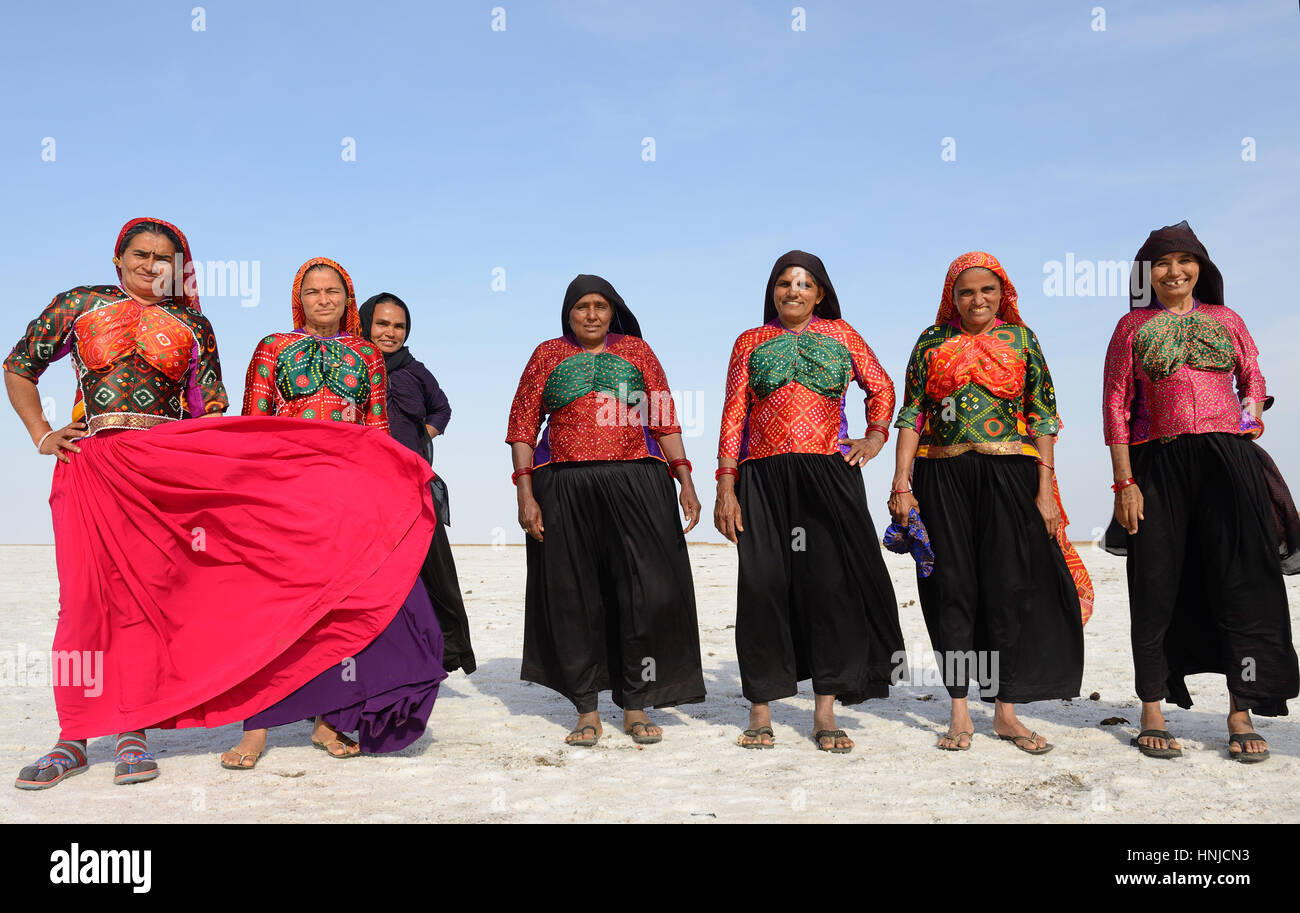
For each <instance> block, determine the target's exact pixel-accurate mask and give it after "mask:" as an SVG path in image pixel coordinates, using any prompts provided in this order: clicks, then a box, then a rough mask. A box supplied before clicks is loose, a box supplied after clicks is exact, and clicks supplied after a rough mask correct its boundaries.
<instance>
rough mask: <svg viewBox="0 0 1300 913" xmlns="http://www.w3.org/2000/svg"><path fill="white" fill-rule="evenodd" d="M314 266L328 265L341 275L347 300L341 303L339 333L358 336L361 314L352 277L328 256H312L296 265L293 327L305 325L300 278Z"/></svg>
mask: <svg viewBox="0 0 1300 913" xmlns="http://www.w3.org/2000/svg"><path fill="white" fill-rule="evenodd" d="M314 266H328V267H329V268H330V269H332V270H334V271H335V272H337V273H338V274H339V275H340V276H342V277H343V284H344V285H345V286H347V295H348V300H347V303H346V304H344V305H343V319H342V320H340V321H339V333H347V334H348V335H349V336H360V335H361V315H360V314H358V313H357V296H356V293H355V292H353V290H352V277H351V276H349V275H348V271H347V270H345V269H344V268H343V267H341V266H339V265H338V263H336V262H335V261H333V260H331V259H330V258H329V257H312V258H311V259H310V260H308V261H307V262H306V263H304V264H303V265H302V266H300V267H298V274H297V275H296V276H294V277H293V328H294V329H295V330H301V329H302V328H303V327H305V326H306V325H307V313H306V311H304V310H303V307H302V280H303V279H304V278H305V277H306V275H307V271H308V270H310V269H311V268H312V267H314Z"/></svg>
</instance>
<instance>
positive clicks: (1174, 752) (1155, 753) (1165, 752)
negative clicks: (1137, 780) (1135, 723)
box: [1128, 729, 1183, 759]
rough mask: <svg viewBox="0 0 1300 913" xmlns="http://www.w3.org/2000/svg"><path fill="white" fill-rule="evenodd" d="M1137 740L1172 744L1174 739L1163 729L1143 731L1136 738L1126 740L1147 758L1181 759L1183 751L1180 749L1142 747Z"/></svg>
mask: <svg viewBox="0 0 1300 913" xmlns="http://www.w3.org/2000/svg"><path fill="white" fill-rule="evenodd" d="M1138 739H1164V740H1165V741H1166V742H1172V741H1173V740H1174V737H1173V736H1171V735H1170V734H1169V733H1168V732H1165V730H1163V729H1143V730H1142V731H1141V732H1139V733H1138V734H1137V736H1136V737H1134V738H1131V739H1129V740H1128V743H1129V744H1130V745H1133V746H1134V747H1136V748H1137V750H1138V751H1140V752H1142V753H1143V754H1144V755H1146V756H1147V757H1148V758H1162V759H1163V758H1181V757H1182V756H1183V750H1182V749H1181V748H1149V747H1147V746H1146V745H1143V744H1142V743H1141V742H1139V741H1138Z"/></svg>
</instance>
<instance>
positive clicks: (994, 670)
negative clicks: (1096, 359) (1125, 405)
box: [889, 251, 1092, 754]
mask: <svg viewBox="0 0 1300 913" xmlns="http://www.w3.org/2000/svg"><path fill="white" fill-rule="evenodd" d="M895 426H896V427H897V428H899V429H900V430H899V433H898V448H897V452H896V455H895V458H896V463H895V469H894V484H893V492H892V493H891V495H890V499H889V510H890V513H891V514H892V516H893V518H894V521H895V522H896V523H907V521H908V518H909V515H910V514H911V512H912V511H919V514H920V519H921V521H922V522H923V523H924V525H925V528H926V531H927V532H928V534H929V537H930V542H931V544H932V546H933V548H934V570H933V572H932V573H930V574H929V575H928V576H926V577H922V576H921V574H920V572H919V571H918V573H917V583H918V587H919V589H920V596H921V611H922V614H923V615H924V616H925V625H926V628H927V629H928V630H929V632H930V643H931V645H932V647H933V650H934V653H935V655H936V660H937V662H938V663H939V665H940V671H941V672H942V674H943V677H944V684H945V685H946V687H947V690H948V694H949V696H950V697H951V698H952V716H951V720H950V723H949V727H948V732H947V734H946V735H944V736H943V737H942V738H940V739H939V743H938V747H939V748H942V749H944V750H946V751H965V750H967V749H969V748H970V747H971V739H972V737H973V736H974V726H973V725H972V723H971V718H970V712H969V710H968V708H967V703H966V698H967V693H968V691H969V689H970V680H971V679H972V678H975V679H977V680H978V681H979V683H980V696H981V697H982V698H983V699H984V700H986V701H987V700H995V709H994V715H993V732H994V734H996V735H997V736H998V737H999V738H1001V739H1003V740H1005V741H1009V742H1011V743H1012V744H1014V745H1015V746H1016V747H1017V748H1019V749H1020V750H1021V751H1025V752H1028V753H1029V754H1044V753H1046V752H1048V751H1050V750H1051V749H1052V747H1053V746H1051V745H1049V744H1048V743H1047V740H1046V739H1044V738H1043V737H1042V736H1040V735H1039V734H1038V733H1036V732H1031V731H1030V730H1029V729H1028V728H1026V727H1025V725H1024V724H1023V723H1021V722H1020V721H1019V719H1017V717H1016V709H1015V705H1016V704H1018V703H1026V702H1029V701H1042V700H1047V699H1049V698H1072V697H1075V696H1076V695H1078V693H1079V685H1080V683H1081V681H1082V678H1083V621H1084V620H1086V618H1087V616H1088V615H1089V614H1091V611H1092V583H1091V581H1090V580H1089V579H1088V573H1087V570H1086V569H1085V568H1084V567H1083V562H1082V561H1081V560H1079V556H1078V554H1077V552H1075V550H1074V548H1073V546H1071V545H1070V542H1069V539H1067V538H1066V536H1065V526H1066V523H1067V520H1066V517H1065V513H1064V511H1063V510H1062V509H1061V504H1060V496H1059V494H1058V492H1057V488H1056V482H1055V475H1054V471H1053V447H1054V444H1055V440H1056V435H1057V433H1058V432H1059V431H1060V428H1061V422H1060V419H1059V418H1058V417H1057V414H1056V393H1055V390H1054V389H1053V387H1052V377H1051V374H1050V373H1049V371H1048V369H1047V362H1046V360H1045V359H1044V358H1043V352H1042V349H1041V348H1040V346H1039V344H1038V339H1037V337H1036V336H1034V334H1033V332H1032V331H1031V330H1030V329H1029V328H1028V327H1026V326H1025V325H1024V323H1023V322H1022V321H1021V319H1020V311H1019V308H1018V305H1017V295H1016V288H1015V286H1014V285H1012V284H1011V280H1010V279H1009V278H1008V277H1007V274H1006V271H1005V270H1004V269H1003V268H1002V264H1000V263H999V262H998V261H997V258H995V257H993V256H992V255H990V254H986V253H983V252H980V251H976V252H972V253H969V254H963V255H962V256H960V257H958V258H957V259H956V260H954V261H953V262H952V265H951V266H949V267H948V275H947V278H946V279H945V280H944V286H943V296H942V297H941V299H940V302H939V313H938V316H937V317H936V318H935V322H934V325H933V326H931V327H929V328H928V329H926V330H925V331H924V332H923V333H922V334H921V337H920V339H918V340H917V343H916V347H915V348H914V349H913V350H912V357H911V359H910V361H909V362H908V366H907V387H906V393H905V398H904V402H903V408H902V409H901V410H900V411H899V413H898V420H897V421H896V422H895ZM914 459H915V464H913V460H914ZM913 489H915V493H913Z"/></svg>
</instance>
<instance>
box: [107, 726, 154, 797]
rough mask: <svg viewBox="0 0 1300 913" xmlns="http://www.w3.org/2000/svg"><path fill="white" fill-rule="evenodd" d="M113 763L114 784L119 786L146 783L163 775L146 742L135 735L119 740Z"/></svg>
mask: <svg viewBox="0 0 1300 913" xmlns="http://www.w3.org/2000/svg"><path fill="white" fill-rule="evenodd" d="M113 761H114V762H115V763H114V765H113V782H114V783H116V784H117V785H118V786H127V785H129V784H131V783H144V782H147V781H149V780H153V779H156V778H157V776H158V775H159V774H160V773H162V771H161V770H159V769H158V762H157V760H156V759H155V758H154V756H153V752H152V751H150V750H149V746H148V745H147V744H146V742H145V740H144V739H143V738H137V737H136V736H135V735H134V734H132V735H129V736H127V737H119V738H118V742H117V753H116V754H115V755H114V756H113Z"/></svg>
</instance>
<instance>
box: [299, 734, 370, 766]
mask: <svg viewBox="0 0 1300 913" xmlns="http://www.w3.org/2000/svg"><path fill="white" fill-rule="evenodd" d="M311 743H312V744H313V745H315V746H316V747H317V748H319V749H320V750H321V751H323V752H325V753H326V754H327V755H329V756H330V757H331V758H334V759H335V760H336V761H346V760H348V759H349V758H359V757H361V752H359V751H353V752H347V751H345V752H344V753H343V754H335V753H334V752H332V751H330V746H331V745H342V746H343V747H344V748H345V749H347V748H354V747H355V746H356V745H357V744H358V743H357V742H356V740H355V739H351V738H349V737H348V736H347V735H346V734H344V733H342V732H340V733H339V734H338V738H335V739H330V740H329V741H327V742H318V741H317V740H316V739H312V740H311Z"/></svg>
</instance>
